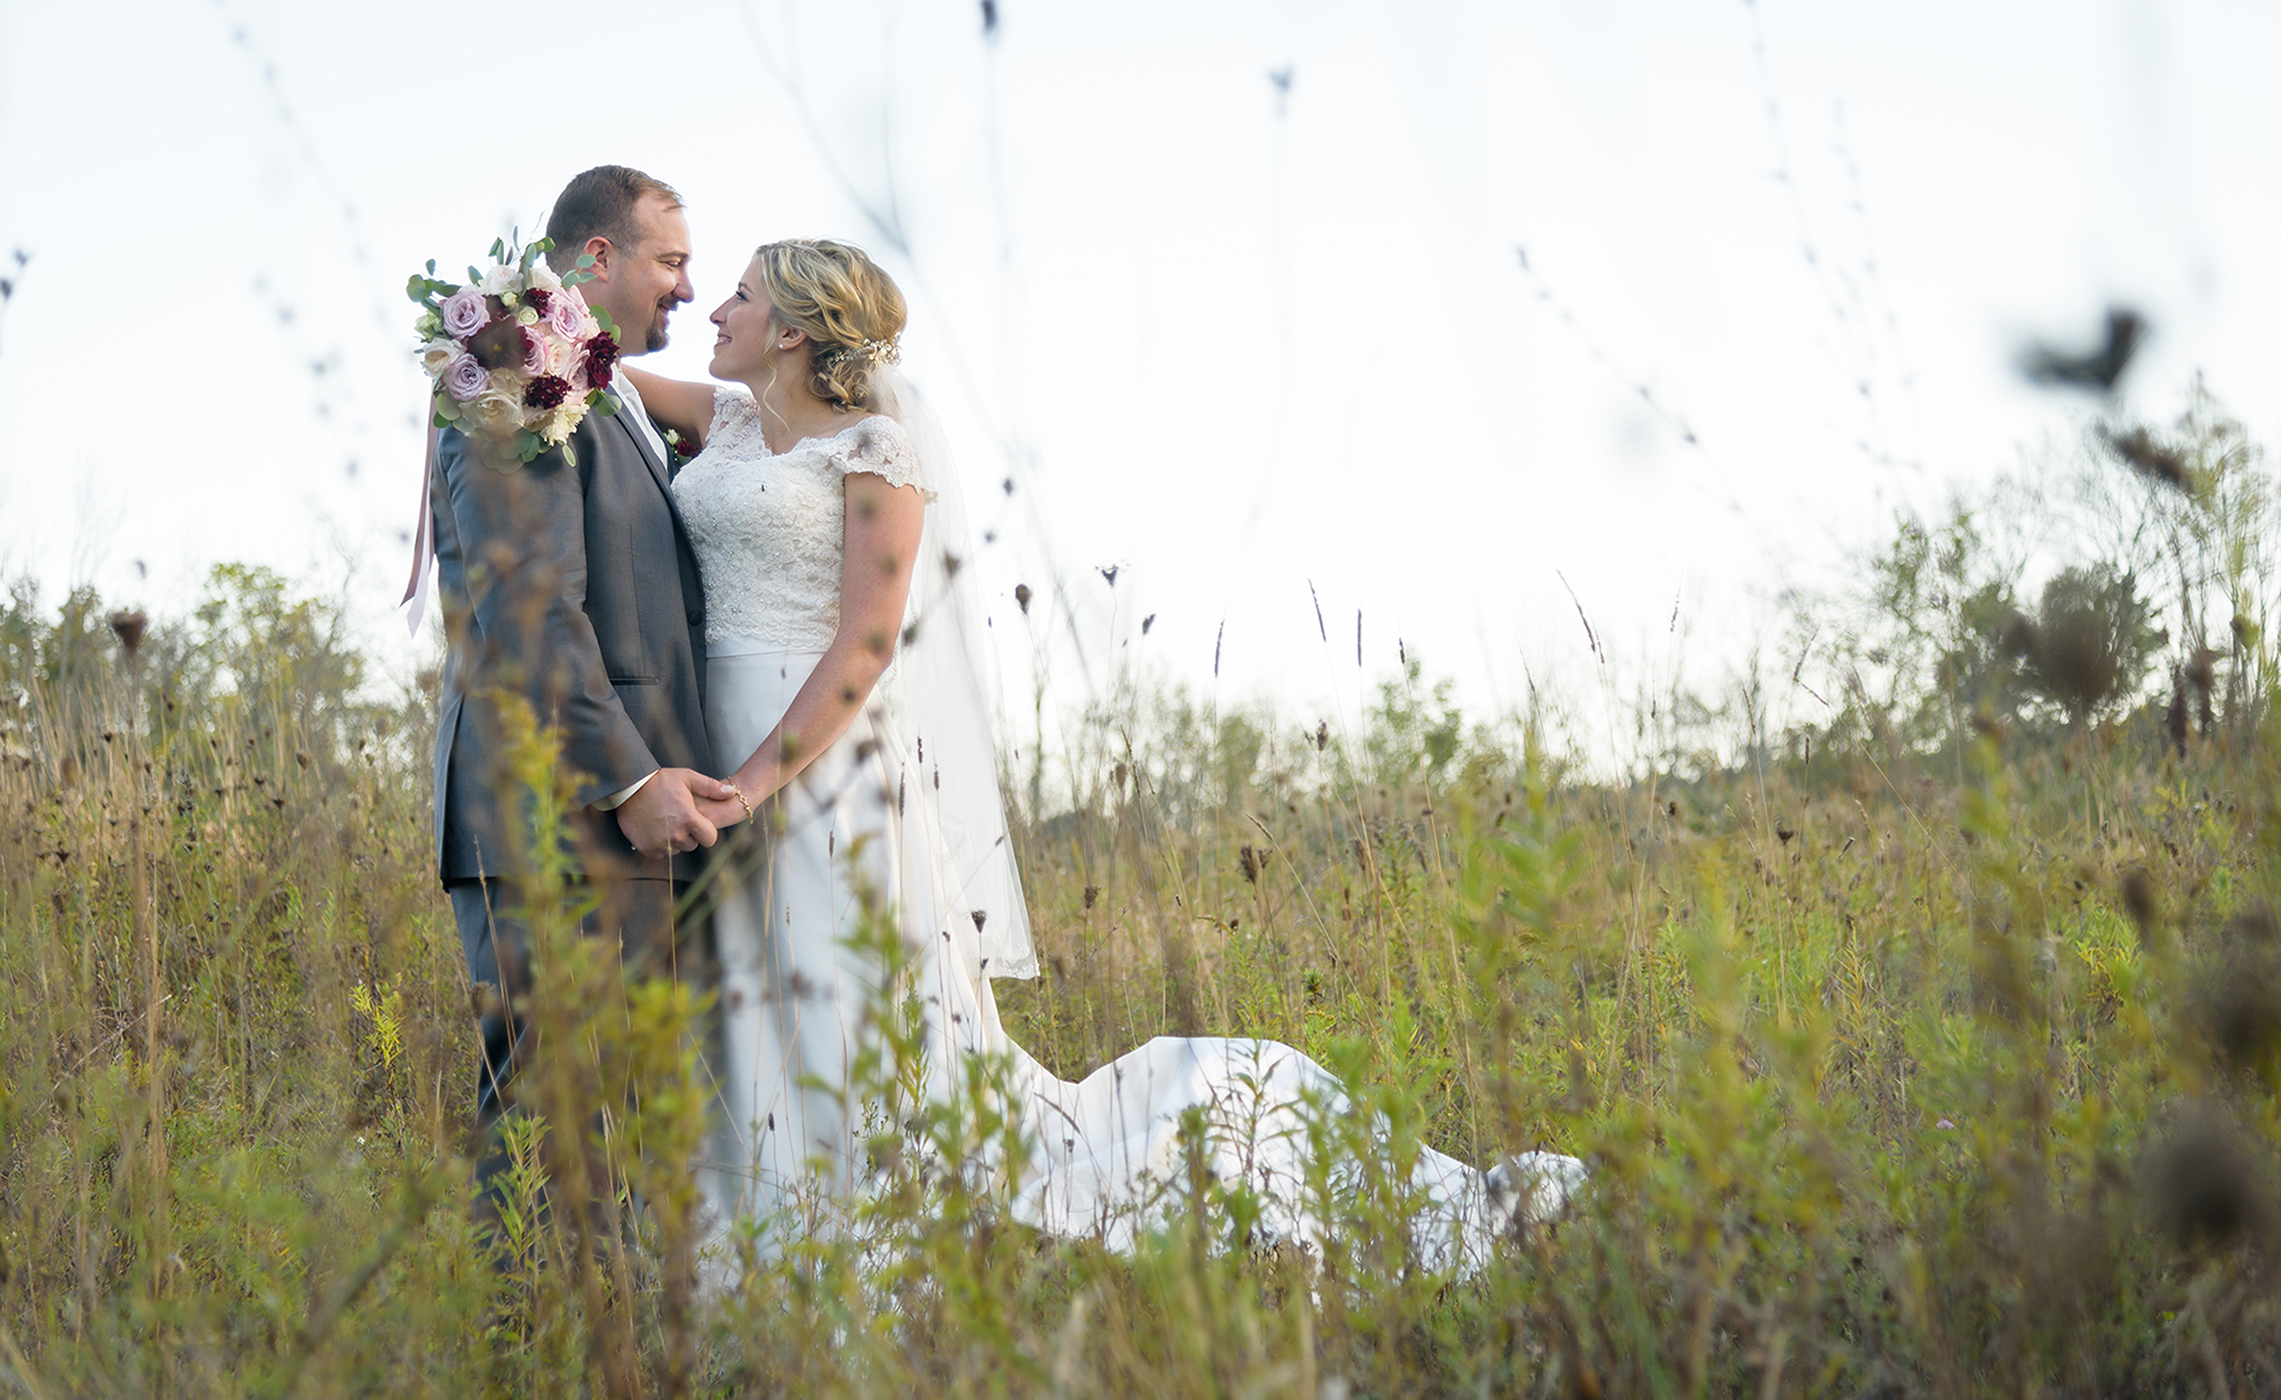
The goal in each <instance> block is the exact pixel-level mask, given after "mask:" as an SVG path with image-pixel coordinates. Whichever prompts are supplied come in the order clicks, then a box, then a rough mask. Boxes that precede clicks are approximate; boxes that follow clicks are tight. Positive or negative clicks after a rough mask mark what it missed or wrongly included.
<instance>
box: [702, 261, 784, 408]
mask: <svg viewBox="0 0 2281 1400" xmlns="http://www.w3.org/2000/svg"><path fill="white" fill-rule="evenodd" d="M775 313H776V308H775V307H773V306H771V305H770V304H769V301H768V293H767V292H766V291H765V290H763V284H762V282H761V280H760V268H759V263H758V260H755V262H754V265H753V266H751V267H748V268H746V269H745V274H744V276H743V277H742V278H741V279H739V281H738V282H737V289H736V290H735V291H733V292H731V293H729V299H728V300H727V301H724V302H722V303H721V304H720V305H719V306H718V307H716V308H714V311H713V316H712V321H713V326H714V328H715V329H716V330H717V331H718V332H719V334H718V335H717V336H715V337H714V339H713V364H712V370H711V373H712V376H713V377H714V378H715V379H731V380H751V379H759V378H764V377H766V375H767V373H768V356H769V352H771V351H772V350H775V349H776V348H777V343H778V342H779V341H781V340H783V339H784V338H785V337H786V336H787V335H797V334H798V332H796V331H788V330H787V329H786V328H785V327H783V326H778V325H775V324H773V322H774V319H775Z"/></svg>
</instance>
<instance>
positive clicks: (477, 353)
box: [467, 316, 531, 369]
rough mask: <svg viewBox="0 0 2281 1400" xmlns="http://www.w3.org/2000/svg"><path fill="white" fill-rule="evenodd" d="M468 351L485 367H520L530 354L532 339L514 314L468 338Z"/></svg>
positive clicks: (496, 321) (501, 318)
mask: <svg viewBox="0 0 2281 1400" xmlns="http://www.w3.org/2000/svg"><path fill="white" fill-rule="evenodd" d="M467 353H468V354H470V355H473V356H474V357H475V362H476V363H477V364H479V365H481V366H483V367H484V368H485V369H521V368H522V367H523V361H524V360H526V359H528V358H529V357H530V353H531V338H530V336H529V334H528V333H526V332H525V331H524V330H523V328H522V327H521V326H518V325H516V324H515V322H514V318H513V317H509V316H502V317H500V318H499V319H498V320H495V321H493V322H492V323H491V324H490V325H488V326H485V327H484V328H483V329H482V330H479V331H477V332H476V333H475V334H474V335H473V336H471V337H469V338H468V342H467Z"/></svg>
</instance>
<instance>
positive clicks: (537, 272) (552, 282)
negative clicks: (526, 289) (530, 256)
mask: <svg viewBox="0 0 2281 1400" xmlns="http://www.w3.org/2000/svg"><path fill="white" fill-rule="evenodd" d="M531 285H532V286H534V287H536V288H538V289H539V290H540V291H542V292H559V291H561V290H562V279H561V278H560V277H557V276H555V275H554V269H553V268H551V267H548V266H547V261H546V256H545V255H544V254H543V253H542V254H541V255H540V256H539V260H538V261H537V262H534V263H532V264H531Z"/></svg>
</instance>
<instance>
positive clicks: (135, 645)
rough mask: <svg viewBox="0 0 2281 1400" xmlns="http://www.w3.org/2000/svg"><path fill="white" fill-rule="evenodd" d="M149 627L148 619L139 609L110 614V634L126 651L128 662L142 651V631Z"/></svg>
mask: <svg viewBox="0 0 2281 1400" xmlns="http://www.w3.org/2000/svg"><path fill="white" fill-rule="evenodd" d="M149 626H150V618H149V617H148V616H147V615H145V614H144V612H143V610H142V609H141V608H136V609H134V610H133V611H131V612H115V613H113V614H111V634H112V635H113V636H115V637H117V638H118V639H119V645H120V646H121V647H122V648H124V649H125V650H126V653H127V657H128V659H129V660H132V659H133V658H134V655H135V653H136V652H139V651H141V650H142V649H143V630H144V629H145V628H147V627H149Z"/></svg>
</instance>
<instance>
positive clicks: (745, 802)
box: [729, 783, 752, 822]
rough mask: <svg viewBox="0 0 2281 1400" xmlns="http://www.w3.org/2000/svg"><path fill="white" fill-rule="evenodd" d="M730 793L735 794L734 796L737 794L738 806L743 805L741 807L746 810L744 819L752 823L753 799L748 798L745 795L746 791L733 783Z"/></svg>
mask: <svg viewBox="0 0 2281 1400" xmlns="http://www.w3.org/2000/svg"><path fill="white" fill-rule="evenodd" d="M729 791H730V792H732V793H734V794H736V799H737V802H738V804H739V805H741V806H742V807H743V808H744V819H745V820H746V821H748V822H749V821H751V820H752V799H751V798H749V797H746V796H745V795H744V789H743V788H741V787H738V786H737V785H736V784H735V783H731V784H729Z"/></svg>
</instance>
